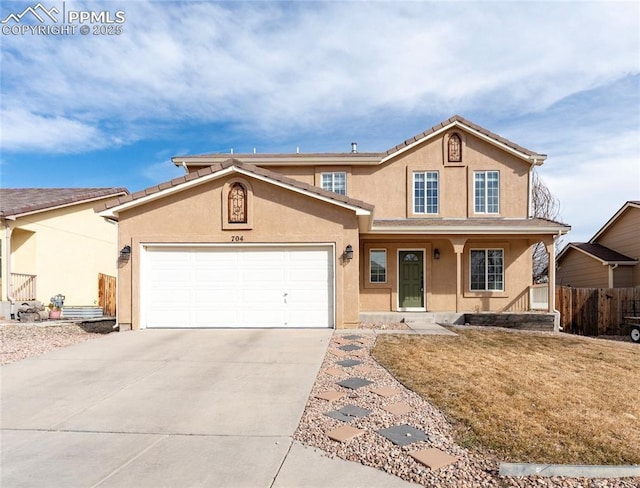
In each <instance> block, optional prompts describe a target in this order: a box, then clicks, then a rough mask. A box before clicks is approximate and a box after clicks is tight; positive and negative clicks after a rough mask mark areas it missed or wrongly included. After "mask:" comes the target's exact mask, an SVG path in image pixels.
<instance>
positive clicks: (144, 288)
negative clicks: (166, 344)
mask: <svg viewBox="0 0 640 488" xmlns="http://www.w3.org/2000/svg"><path fill="white" fill-rule="evenodd" d="M332 256H333V252H332V247H331V246H317V247H307V246H301V247H286V248H285V247H242V248H241V247H236V246H234V247H161V246H156V247H153V246H147V247H146V248H145V252H144V255H143V262H142V273H141V275H142V283H141V298H142V303H141V319H142V320H141V322H142V327H170V328H175V327H333V317H334V313H333V265H332V263H333V259H332Z"/></svg>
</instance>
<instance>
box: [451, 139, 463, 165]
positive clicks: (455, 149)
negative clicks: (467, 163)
mask: <svg viewBox="0 0 640 488" xmlns="http://www.w3.org/2000/svg"><path fill="white" fill-rule="evenodd" d="M448 161H449V162H450V163H459V162H461V161H462V139H460V136H459V135H458V134H457V133H454V134H451V137H449V142H448Z"/></svg>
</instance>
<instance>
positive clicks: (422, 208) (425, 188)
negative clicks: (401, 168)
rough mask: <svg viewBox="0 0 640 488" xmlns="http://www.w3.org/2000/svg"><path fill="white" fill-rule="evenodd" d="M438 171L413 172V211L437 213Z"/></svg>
mask: <svg viewBox="0 0 640 488" xmlns="http://www.w3.org/2000/svg"><path fill="white" fill-rule="evenodd" d="M438 198H439V196H438V172H437V171H420V172H415V173H413V213H416V214H437V213H438Z"/></svg>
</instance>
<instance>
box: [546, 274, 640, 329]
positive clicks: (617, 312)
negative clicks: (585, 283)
mask: <svg viewBox="0 0 640 488" xmlns="http://www.w3.org/2000/svg"><path fill="white" fill-rule="evenodd" d="M556 309H557V310H558V311H559V312H560V326H561V327H562V328H563V330H564V332H568V333H570V334H578V335H585V336H598V335H621V334H626V333H627V332H628V331H627V330H626V328H625V327H624V326H622V324H623V322H624V317H625V316H629V315H636V316H637V315H640V287H636V288H572V287H566V286H558V287H556Z"/></svg>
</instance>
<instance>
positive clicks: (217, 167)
mask: <svg viewBox="0 0 640 488" xmlns="http://www.w3.org/2000/svg"><path fill="white" fill-rule="evenodd" d="M231 166H235V167H237V168H242V169H243V170H244V171H247V172H249V173H253V174H254V175H256V176H262V177H265V178H268V179H270V180H273V181H277V182H280V183H284V184H285V185H288V186H291V187H294V188H298V189H300V190H304V191H307V192H309V193H314V194H316V195H318V196H321V197H324V198H328V199H331V200H335V201H336V202H340V203H344V204H347V205H351V206H354V207H360V208H363V209H366V210H369V211H372V210H373V205H371V204H369V203H366V202H363V201H361V200H356V199H355V198H349V197H346V196H343V195H339V194H337V193H334V192H331V191H327V190H323V189H322V188H319V187H317V186H314V185H309V184H307V183H303V182H301V181H298V180H294V179H293V178H288V177H286V176H283V175H281V174H280V173H276V172H274V171H270V170H268V169H265V168H259V167H258V166H255V165H253V164H250V163H243V162H242V161H238V160H237V159H229V160H227V161H225V162H224V163H215V164H212V165H210V166H206V167H204V168H202V169H200V170H198V171H194V172H192V173H188V174H186V175H184V176H181V177H179V178H174V179H173V180H171V181H167V182H164V183H160V184H159V185H155V186H151V187H149V188H145V189H144V190H141V191H138V192H135V193H132V194H129V195H125V196H122V197H120V198H118V199H116V200H112V201H109V202H105V203H104V204H103V205H101V206H99V207H98V208H96V211H98V212H99V211H103V210H108V209H110V208H113V207H117V206H119V205H122V204H124V203H128V202H132V201H134V200H138V199H140V198H143V197H146V196H148V195H153V194H154V193H158V192H160V191H163V190H167V189H169V188H173V187H176V186H179V185H181V184H183V183H186V182H188V181H192V180H195V179H198V178H202V177H205V176H207V175H211V174H214V173H217V172H219V171H222V170H224V169H227V168H230V167H231Z"/></svg>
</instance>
